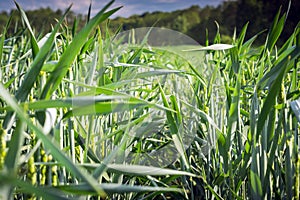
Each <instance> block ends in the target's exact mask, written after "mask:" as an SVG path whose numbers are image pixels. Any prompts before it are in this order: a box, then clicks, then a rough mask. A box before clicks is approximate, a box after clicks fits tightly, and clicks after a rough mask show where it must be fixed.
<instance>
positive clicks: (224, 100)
mask: <svg viewBox="0 0 300 200" xmlns="http://www.w3.org/2000/svg"><path fill="white" fill-rule="evenodd" d="M241 2H243V1H241ZM111 3H113V2H111ZM111 3H110V4H108V5H107V6H105V7H104V8H103V10H101V11H99V13H98V14H97V15H96V16H95V17H93V18H92V19H90V20H89V21H88V22H86V23H85V24H84V25H83V27H82V28H81V29H80V28H78V27H76V25H73V23H70V21H68V20H65V19H66V15H67V14H71V15H72V13H70V12H69V9H68V10H67V11H66V13H64V14H62V15H63V16H62V17H61V18H59V20H58V21H57V22H53V25H54V27H53V29H52V30H51V31H50V32H49V33H48V32H47V29H46V28H45V27H44V29H43V31H41V32H40V33H39V34H36V33H35V31H34V30H33V28H32V26H31V23H32V22H31V20H29V19H28V18H27V14H25V12H24V11H23V10H22V9H21V8H20V7H19V6H18V4H17V7H18V14H19V16H20V19H22V21H23V22H24V27H25V28H23V29H19V26H18V27H16V28H15V29H14V31H15V32H11V33H9V34H8V33H7V31H8V30H9V28H10V25H9V21H7V22H6V24H7V25H6V26H5V28H4V31H3V32H2V34H1V39H0V80H1V82H0V104H1V108H0V141H1V142H0V199H11V198H14V199H39V197H42V199H47V200H48V199H79V198H84V199H85V198H86V199H213V198H215V199H299V196H300V195H299V187H300V180H299V178H300V175H299V173H300V155H299V136H300V133H299V131H300V117H299V116H300V110H299V107H300V106H299V105H300V100H299V98H300V90H299V88H300V62H299V56H300V26H299V23H298V25H297V26H295V28H294V29H293V30H292V31H291V34H290V35H289V37H288V38H287V39H286V40H284V41H283V40H282V41H281V42H280V44H281V45H278V42H279V38H280V35H281V34H282V33H283V32H285V29H286V25H285V22H286V18H287V15H286V14H285V12H286V11H287V10H284V11H283V12H281V10H279V12H277V14H276V15H275V16H274V18H273V22H272V23H270V26H269V29H268V31H267V36H266V37H265V42H264V43H263V44H262V45H257V46H254V45H253V43H254V42H255V41H256V40H257V39H258V37H259V35H260V34H259V33H257V34H254V35H253V36H252V37H251V38H249V39H247V38H246V33H247V32H248V26H250V24H245V25H244V26H243V28H242V29H241V30H240V33H239V34H233V36H232V37H231V44H221V38H222V34H220V32H219V31H217V32H216V34H215V35H214V37H213V40H212V41H214V44H213V45H209V46H205V47H201V46H199V45H196V44H192V43H188V45H184V44H181V43H180V45H175V44H172V43H166V45H165V46H163V43H161V44H162V45H161V46H153V45H152V46H151V45H150V42H151V39H150V38H151V37H152V36H151V33H153V32H154V31H157V32H159V31H160V29H154V28H152V29H151V28H150V29H146V31H145V29H139V30H137V29H136V30H134V31H129V32H125V35H124V34H122V33H121V34H118V35H114V34H112V33H111V31H110V30H108V28H106V26H105V20H107V18H108V17H109V16H111V15H112V14H113V13H115V12H117V10H118V9H113V10H110V6H111ZM59 15H61V14H59ZM75 21H76V20H75ZM75 21H73V22H75ZM11 23H12V21H11ZM101 23H102V24H104V25H102V26H99V24H101ZM200 23H201V22H200ZM70 24H71V26H70ZM74 24H76V23H74ZM19 25H20V24H19ZM220 29H221V28H220ZM10 31H11V30H10ZM139 31H144V34H138V33H139ZM220 31H221V30H220ZM259 31H260V30H258V32H259ZM141 35H143V37H142V38H138V36H141ZM167 36H168V38H170V34H167ZM179 36H180V38H181V39H182V38H184V37H183V36H182V35H179ZM158 38H160V37H158ZM180 41H181V40H180ZM204 43H206V44H207V43H209V41H208V38H207V40H206V41H204ZM259 43H260V42H259ZM259 43H258V44H259ZM170 45H172V46H170ZM183 50H185V51H183Z"/></svg>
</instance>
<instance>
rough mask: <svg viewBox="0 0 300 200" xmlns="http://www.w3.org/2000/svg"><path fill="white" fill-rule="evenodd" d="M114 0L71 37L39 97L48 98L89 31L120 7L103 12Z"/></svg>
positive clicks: (66, 70)
mask: <svg viewBox="0 0 300 200" xmlns="http://www.w3.org/2000/svg"><path fill="white" fill-rule="evenodd" d="M113 2H114V1H111V2H109V3H108V4H107V5H106V6H105V7H104V8H103V9H102V10H101V11H100V12H98V14H97V15H96V16H95V17H94V18H93V19H91V20H90V21H89V23H88V24H87V25H86V26H85V27H84V28H83V29H82V30H81V31H80V32H79V33H78V34H77V35H76V36H75V37H74V38H73V40H72V42H71V44H70V45H69V46H68V47H67V49H66V50H65V52H64V53H63V55H62V56H61V57H60V59H59V61H58V63H57V65H56V68H55V69H54V71H53V72H52V73H51V74H50V77H49V78H48V80H47V82H46V85H45V87H44V89H43V92H42V95H41V98H42V99H43V98H46V99H49V97H50V95H52V93H53V92H54V91H55V90H56V89H57V87H58V85H59V84H60V82H61V81H62V79H63V77H64V76H65V75H66V73H67V72H68V69H69V67H70V66H71V64H72V63H73V62H74V60H75V58H76V56H77V55H78V53H79V52H80V50H81V48H82V47H83V45H84V44H85V42H86V40H87V38H88V36H89V35H90V33H91V31H92V30H93V29H94V28H95V27H96V26H97V25H99V23H101V22H102V21H104V20H106V19H107V18H108V17H109V16H111V15H112V14H114V13H115V12H116V11H117V10H119V9H120V8H116V9H113V10H110V11H108V12H105V11H106V10H107V9H108V7H110V5H111V4H112V3H113Z"/></svg>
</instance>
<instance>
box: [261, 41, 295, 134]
mask: <svg viewBox="0 0 300 200" xmlns="http://www.w3.org/2000/svg"><path fill="white" fill-rule="evenodd" d="M299 56H300V48H299V47H296V48H295V49H294V50H293V51H292V52H291V54H290V55H287V56H286V57H285V58H284V59H283V60H282V61H281V62H279V63H278V65H277V66H275V67H278V68H279V69H280V72H279V74H278V76H277V77H276V79H275V80H274V82H273V84H272V86H271V88H270V91H269V93H268V96H267V97H266V100H265V102H264V104H263V107H262V109H261V112H260V115H259V118H258V122H257V135H256V137H258V136H259V134H260V133H261V131H262V130H263V126H264V124H265V121H266V119H267V117H268V114H269V112H270V110H271V109H272V108H274V105H275V103H276V96H277V95H278V93H279V91H280V90H279V89H278V88H280V87H281V84H282V80H283V78H284V76H285V74H286V72H287V71H288V70H289V69H290V68H291V67H293V65H291V63H292V64H293V63H294V61H295V59H296V58H298V57H299ZM275 67H274V68H275Z"/></svg>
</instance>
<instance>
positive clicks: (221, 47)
mask: <svg viewBox="0 0 300 200" xmlns="http://www.w3.org/2000/svg"><path fill="white" fill-rule="evenodd" d="M233 47H234V46H233V45H231V44H212V45H210V46H206V47H201V48H198V49H188V50H183V51H208V50H214V51H221V50H227V49H231V48H233Z"/></svg>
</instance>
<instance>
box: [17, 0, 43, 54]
mask: <svg viewBox="0 0 300 200" xmlns="http://www.w3.org/2000/svg"><path fill="white" fill-rule="evenodd" d="M15 4H16V6H17V8H18V10H19V12H20V14H21V18H22V19H23V21H24V22H25V25H26V27H27V29H28V31H29V33H30V42H31V50H32V55H33V58H35V57H36V55H37V54H38V52H39V46H38V44H37V41H36V38H35V36H34V33H33V31H32V28H31V26H30V23H29V20H28V18H27V16H26V14H25V12H24V10H23V9H22V8H21V6H20V5H19V4H18V3H17V2H16V1H15Z"/></svg>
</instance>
